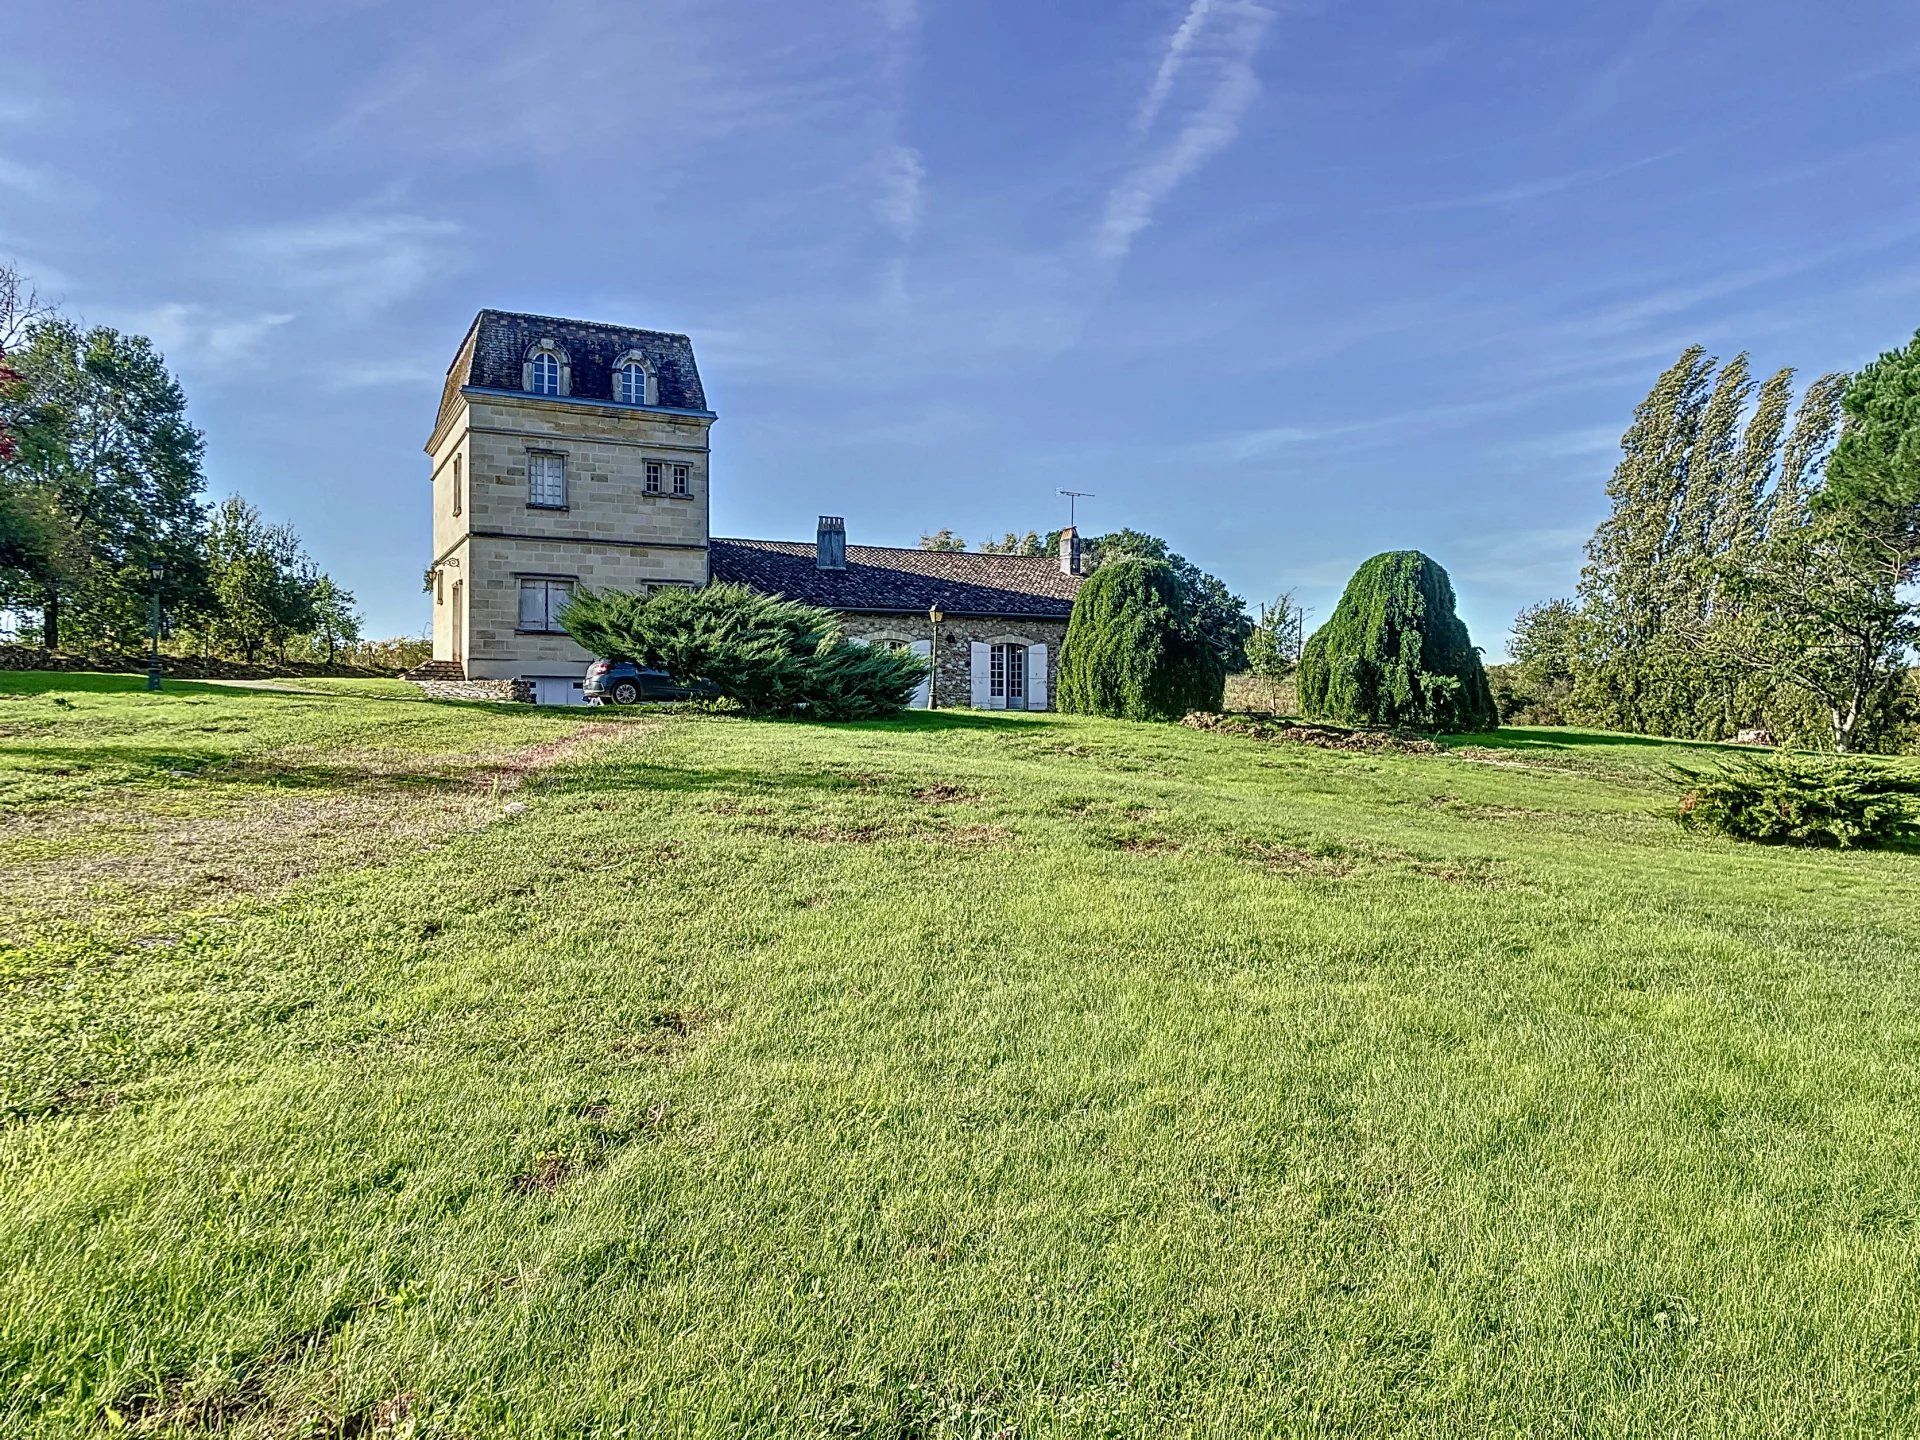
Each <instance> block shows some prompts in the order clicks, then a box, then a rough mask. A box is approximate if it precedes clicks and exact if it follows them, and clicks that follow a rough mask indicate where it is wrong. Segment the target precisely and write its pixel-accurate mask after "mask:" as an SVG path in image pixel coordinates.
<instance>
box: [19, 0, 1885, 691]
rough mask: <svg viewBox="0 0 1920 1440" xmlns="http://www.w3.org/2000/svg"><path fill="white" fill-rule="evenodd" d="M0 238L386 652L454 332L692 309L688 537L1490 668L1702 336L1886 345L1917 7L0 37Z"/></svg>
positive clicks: (311, 21) (395, 15)
mask: <svg viewBox="0 0 1920 1440" xmlns="http://www.w3.org/2000/svg"><path fill="white" fill-rule="evenodd" d="M6 29H7V36H6V44H7V50H8V56H7V62H6V65H5V69H4V75H3V76H0V256H4V257H7V258H10V259H12V260H15V261H17V262H18V263H19V264H21V265H22V266H24V267H25V268H26V270H27V271H28V273H29V274H30V275H32V276H33V277H34V278H36V279H37V280H38V281H39V284H40V286H41V289H42V290H43V291H44V292H47V293H49V294H51V295H52V296H53V297H54V298H56V299H58V300H60V301H61V302H62V303H63V304H64V305H65V306H66V308H68V309H69V310H71V311H73V312H75V313H77V314H78V315H80V316H82V317H83V318H85V319H88V320H91V321H97V322H102V323H110V324H115V325H120V326H122V327H125V328H131V329H137V330H141V331H144V332H145V333H147V334H150V335H152V336H153V337H154V338H155V339H156V340H157V341H158V342H159V343H160V344H161V345H162V347H163V348H164V349H165V351H166V354H167V357H168V359H169V361H170V362H171V363H172V365H173V366H174V368H175V369H176V370H177V371H178V373H179V374H180V376H181V378H182V380H183V382H184V383H185V385H186V387H187V390H188V393H189V396H190V399H191V402H192V408H193V415H194V418H195V420H196V422H197V423H198V424H199V425H200V426H201V427H202V428H203V429H204V430H205V432H206V435H207V441H208V452H207V466H206V468H207V476H208V481H209V486H210V489H211V490H212V491H213V492H214V493H215V494H224V493H227V492H231V491H239V492H242V493H244V494H246V495H247V496H249V497H250V498H252V499H254V500H255V501H256V502H257V503H259V504H260V505H261V506H262V508H263V509H265V510H266V511H267V512H268V513H269V514H270V515H271V516H273V517H275V518H282V519H288V520H291V521H293V522H294V524H295V525H296V526H297V527H298V529H299V530H300V532H301V533H302V535H303V536H305V538H306V539H307V542H308V544H309V547H310V548H311V549H312V551H313V552H314V554H315V555H316V557H317V558H318V559H319V560H320V561H321V563H322V564H323V565H324V566H325V567H326V568H327V569H329V570H330V571H332V572H333V573H334V574H335V575H336V576H338V577H339V578H341V579H342V580H343V581H344V582H345V583H346V584H348V585H349V586H350V587H351V588H352V589H353V590H354V591H355V592H356V593H357V594H358V595H359V597H360V599H361V602H362V605H363V608H364V610H365V611H366V614H367V617H368V621H369V626H370V629H371V630H372V631H374V632H376V633H381V634H390V633H399V632H408V631H418V630H419V629H420V627H421V626H422V625H423V624H424V623H425V621H426V618H427V608H426V604H425V597H424V596H422V595H421V594H420V593H419V583H420V582H419V576H420V572H421V569H422V567H423V566H424V564H425V562H426V560H427V559H428V558H429V557H428V553H427V548H428V525H429V520H428V504H427V485H426V473H427V467H426V461H425V457H424V456H423V455H422V454H421V449H420V447H421V444H422V442H423V441H424V440H425V438H426V434H427V430H428V427H429V425H430V423H431V420H432V415H433V408H434V404H435V399H436V395H437V391H438V387H439V384H440V382H441V378H442V377H443V375H444V373H445V370H446V366H447V363H448V361H449V359H450V358H451V355H452V351H453V348H454V346H455V345H456V344H457V343H458V341H459V339H460V337H461V335H462V334H463V332H464V330H465V327H466V325H467V323H468V321H469V320H470V319H471V318H472V315H473V312H474V311H475V310H476V309H478V308H479V307H481V306H483V305H495V306H502V307H508V308H517V309H527V310H534V311H540V312H545V313H552V314H559V315H568V316H577V317H584V318H590V319H605V320H612V321H619V322H627V323H632V324H637V325H644V326H652V327H656V328H660V329H667V330H681V331H685V332H687V333H688V334H690V335H691V336H692V337H693V339H694V345H695V348H696V352H697V354H698V356H699V359H700V365H701V371H702V374H703V376H704V378H705V380H706V383H707V390H708V395H709V397H710V398H711V400H712V402H713V405H714V408H715V409H717V410H718V411H719V413H720V417H721V418H720V421H719V423H718V424H717V425H716V426H715V429H714V434H713V445H714V467H713V473H714V504H713V513H714V525H715V530H716V533H720V534H735V535H758V536H771V537H790V538H799V537H805V536H808V535H810V534H811V533H812V526H813V520H814V517H815V515H816V514H818V513H820V512H822V511H825V512H829V513H837V514H843V515H845V516H846V517H847V525H848V531H849V536H850V538H851V539H852V540H853V541H854V542H855V543H868V544H912V543H914V542H915V540H916V539H917V537H918V536H919V534H920V533H921V532H922V531H923V530H932V529H938V528H940V527H941V526H951V527H952V528H954V529H956V530H958V531H959V532H960V533H962V534H963V535H966V536H967V537H969V538H970V539H974V540H978V539H980V538H982V537H984V536H987V535H989V534H994V533H998V532H1000V531H1004V530H1007V529H1027V528H1034V529H1041V530H1044V529H1046V528H1048V527H1049V526H1052V525H1058V524H1059V523H1061V521H1062V520H1063V519H1064V506H1065V502H1064V501H1063V500H1061V499H1060V498H1059V496H1058V495H1057V494H1056V493H1055V492H1056V490H1057V489H1058V488H1060V487H1063V486H1064V487H1069V488H1073V489H1079V490H1089V491H1093V492H1095V493H1096V496H1097V498H1095V499H1093V500H1090V501H1083V502H1082V511H1081V519H1082V523H1083V525H1084V526H1086V527H1088V528H1090V529H1091V530H1094V531H1098V530H1105V529H1111V528H1117V527H1119V526H1122V525H1132V526H1134V527H1136V528H1139V529H1143V530H1149V531H1153V532H1155V533H1158V534H1162V535H1164V536H1166V537H1167V538H1168V539H1169V540H1170V541H1171V542H1172V543H1173V545H1174V546H1175V548H1176V549H1178V550H1181V551H1183V552H1184V553H1186V554H1187V555H1188V556H1190V557H1191V558H1193V559H1194V560H1196V561H1198V562H1199V563H1200V564H1202V565H1203V566H1205V567H1207V568H1209V569H1212V570H1214V571H1216V572H1217V573H1219V574H1220V575H1222V576H1223V577H1224V578H1225V579H1226V580H1227V581H1228V582H1229V583H1230V584H1232V585H1233V586H1234V587H1235V588H1236V589H1237V590H1239V591H1241V592H1242V593H1244V594H1245V595H1246V596H1247V598H1248V599H1249V600H1257V599H1260V598H1262V597H1266V596H1270V595H1271V594H1273V593H1274V592H1276V591H1279V590H1281V589H1284V588H1288V587H1295V588H1297V589H1298V590H1299V591H1300V593H1301V594H1302V596H1303V598H1304V599H1305V600H1306V601H1307V603H1308V604H1309V605H1310V606H1311V607H1312V608H1313V609H1314V611H1315V612H1316V614H1317V616H1318V618H1324V617H1325V616H1326V614H1327V613H1328V612H1329V611H1330V610H1331V608H1332V605H1333V601H1334V599H1335V598H1337V595H1338V591H1339V587H1340V585H1341V583H1342V582H1343V581H1344V579H1345V577H1346V576H1347V574H1349V573H1350V572H1351V570H1352V569H1353V567H1354V566H1355V565H1357V564H1358V563H1359V562H1360V561H1361V560H1363V559H1364V558H1365V557H1366V556H1368V555H1370V554H1373V553H1375V552H1377V551H1380V550H1385V549H1394V548H1401V547H1408V546H1412V547H1418V548H1420V549H1423V550H1426V551H1428V552H1429V553H1430V554H1432V555H1433V556H1435V557H1436V558H1437V559H1439V560H1440V561H1441V563H1443V564H1444V565H1446V566H1447V567H1448V569H1449V570H1450V571H1451V572H1452V574H1453V577H1454V582H1455V587H1456V589H1457V590H1458V591H1459V593H1460V598H1461V605H1462V611H1463V613H1464V614H1465V616H1466V618H1467V621H1468V623H1469V625H1470V627H1471V628H1472V630H1473V633H1474V637H1475V639H1476V640H1477V641H1478V642H1479V643H1481V644H1482V645H1484V646H1486V647H1487V648H1488V649H1489V651H1491V652H1493V653H1495V654H1498V653H1499V652H1500V651H1501V648H1502V645H1503V643H1504V638H1505V633H1506V628H1507V625H1508V623H1509V621H1510V620H1511V618H1512V616H1513V614H1514V612H1515V611H1516V610H1517V609H1518V608H1519V607H1520V606H1521V605H1523V604H1525V603H1528V602H1529V601H1532V600H1536V599H1541V598H1545V597H1548V596H1551V595H1554V594H1558V593H1564V592H1566V591H1568V590H1569V589H1570V588H1571V586H1572V584H1573V582H1574V579H1575V577H1576V576H1577V574H1578V568H1579V561H1580V547H1581V544H1582V542H1583V541H1584V539H1585V537H1586V535H1587V534H1588V533H1589V532H1590V530H1591V528H1592V526H1593V524H1594V522H1595V521H1596V520H1597V519H1598V518H1599V517H1600V515H1601V514H1602V512H1603V509H1604V495H1603V493H1602V486H1603V485H1604V483H1605V479H1606V476H1607V473H1608V470H1609V469H1610V465H1611V461H1610V458H1609V452H1610V451H1611V449H1612V448H1613V446H1614V445H1615V443H1616V441H1617V437H1618V435H1619V433H1620V431H1621V430H1622V428H1624V425H1625V423H1626V420H1627V416H1628V412H1629V410H1630V408H1631V406H1632V404H1633V402H1634V401H1635V399H1637V398H1638V396H1639V395H1640V394H1641V393H1643V392H1644V390H1645V389H1646V387H1647V385H1648V383H1649V382H1650V380H1651V378H1652V377H1653V375H1654V374H1655V373H1656V372H1657V371H1658V370H1659V369H1660V368H1661V367H1662V366H1663V365H1664V364H1665V363H1666V362H1667V361H1669V360H1670V359H1671V358H1672V357H1673V356H1674V355H1675V354H1676V353H1677V352H1678V351H1679V350H1680V348H1681V347H1682V346H1683V345H1685V344H1688V343H1690V342H1693V341H1698V342H1700V343H1702V344H1705V345H1707V346H1708V347H1709V348H1710V349H1712V350H1713V351H1715V352H1717V353H1720V354H1723V355H1727V354H1732V353H1733V352H1735V351H1738V350H1741V349H1746V350H1749V351H1751V352H1752V356H1753V360H1754V364H1755V366H1756V368H1761V369H1770V368H1773V367H1776V366H1779V365H1794V366H1796V367H1799V368H1800V370H1801V372H1802V374H1803V375H1812V374H1815V373H1818V372H1820V371H1823V370H1827V369H1836V368H1851V367H1853V366H1856V365H1858V364H1859V363H1860V362H1862V361H1863V360H1866V359H1868V358H1870V357H1871V356H1872V355H1874V354H1876V353H1878V352H1879V351H1881V350H1883V349H1886V348H1889V347H1891V346H1893V345H1894V344H1896V343H1899V342H1901V341H1903V340H1904V339H1905V338H1906V337H1907V336H1909V335H1911V334H1912V333H1913V331H1914V330H1915V328H1916V327H1917V326H1920V184H1917V183H1916V181H1920V103H1916V102H1920V9H1916V7H1915V6H1914V5H1913V4H1912V0H1846V3H1840V4H1827V5H1808V4H1805V3H1797V0H1796V3H1788V0H1745V3H1726V4H1719V3H1713V4H1709V3H1687V0H1609V3H1606V4H1541V3H1526V0H1510V3H1480V4H1471V3H1452V4H1445V5H1435V4H1431V3H1400V0H1376V3H1350V4H1334V3H1318V4H1307V3H1300V4H1294V3H1279V0H1265V3H1255V0H1098V3H1086V0H1078V3H1076V0H1060V3H1048V4H1044V5H1036V4H1032V3H1012V0H1004V3H983V0H966V3H963V0H847V3H837V4H831V5H828V4H820V3H808V0H786V3H780V4H771V3H768V4H762V3H744V0H743V3H731V0H649V3H633V0H626V3H618V0H605V3H591V0H548V3H541V4H491V3H485V0H466V3H460V4H437V3H422V0H414V3H408V4H405V5H399V4H392V5H381V4H377V3H370V0H369V3H350V0H334V3H329V0H316V3H310V4H306V5H302V6H283V5H259V4H238V3H233V4H211V3H192V0H177V3H170V4H167V5H151V4H134V3H119V4H114V3H95V4H89V5H87V6H84V7H81V6H71V5H67V6H51V5H40V6H30V7H16V13H12V14H10V15H9V17H8V20H7V24H6Z"/></svg>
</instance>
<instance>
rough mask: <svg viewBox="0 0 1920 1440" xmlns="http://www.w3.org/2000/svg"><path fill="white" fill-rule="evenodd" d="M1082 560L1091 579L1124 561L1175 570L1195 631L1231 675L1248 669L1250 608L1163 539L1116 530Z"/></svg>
mask: <svg viewBox="0 0 1920 1440" xmlns="http://www.w3.org/2000/svg"><path fill="white" fill-rule="evenodd" d="M1059 550H1060V532H1059V531H1058V530H1055V531H1053V532H1051V533H1050V534H1049V535H1048V536H1047V538H1046V541H1045V543H1044V544H1043V546H1042V548H1041V553H1042V554H1047V555H1053V554H1058V553H1059ZM1080 557H1081V561H1082V563H1083V564H1084V565H1085V567H1086V568H1087V570H1088V571H1089V573H1092V572H1095V571H1098V570H1099V569H1100V567H1101V566H1103V565H1111V564H1117V563H1118V562H1120V561H1123V560H1161V561H1164V562H1166V563H1167V564H1168V565H1171V566H1172V567H1173V572H1174V575H1175V576H1176V577H1177V578H1178V579H1179V581H1180V584H1181V587H1182V588H1183V589H1184V590H1185V591H1186V604H1187V610H1188V611H1189V613H1190V614H1191V615H1192V617H1193V625H1194V628H1195V629H1196V630H1197V631H1198V632H1199V633H1200V634H1201V635H1202V636H1204V637H1205V639H1206V641H1207V643H1208V644H1209V645H1211V646H1212V647H1213V648H1214V649H1215V650H1216V651H1217V652H1218V653H1219V655H1220V663H1221V665H1222V666H1223V667H1224V668H1225V669H1227V670H1230V671H1238V670H1244V669H1246V668H1247V650H1246V645H1247V636H1248V635H1249V634H1250V633H1252V630H1253V622H1252V621H1251V620H1249V619H1248V618H1247V603H1246V601H1244V600H1242V599H1241V598H1240V597H1239V596H1238V595H1235V594H1234V593H1233V592H1232V591H1230V590H1228V589H1227V587H1226V583H1225V582H1224V581H1222V580H1220V579H1219V578H1217V577H1216V576H1213V575H1209V574H1208V573H1207V572H1206V571H1205V570H1202V569H1201V568H1200V567H1199V566H1198V565H1195V564H1194V563H1193V562H1192V561H1191V560H1189V559H1187V557H1186V556H1184V555H1179V554H1176V553H1175V552H1174V550H1173V548H1172V547H1171V546H1170V545H1168V544H1167V542H1166V541H1164V540H1162V539H1161V538H1160V537H1159V536H1158V535H1148V534H1146V533H1144V532H1143V531H1139V530H1115V531H1114V532H1112V533H1111V534H1108V535H1096V536H1093V537H1091V538H1083V539H1082V541H1081V544H1080Z"/></svg>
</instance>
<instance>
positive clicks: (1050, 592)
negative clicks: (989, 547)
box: [707, 540, 1080, 620]
mask: <svg viewBox="0 0 1920 1440" xmlns="http://www.w3.org/2000/svg"><path fill="white" fill-rule="evenodd" d="M707 553H708V555H709V556H710V557H711V560H712V566H713V578H714V579H715V580H721V581H734V582H736V583H739V584H743V585H751V586H752V587H753V588H754V589H756V590H766V591H770V592H772V593H774V594H778V595H784V596H786V597H787V598H788V599H789V600H800V601H804V602H805V603H807V604H809V605H821V606H825V607H826V608H827V609H829V610H865V611H884V612H891V613H897V614H906V613H912V614H924V613H926V610H927V608H928V607H929V606H931V605H935V604H938V605H939V607H940V608H941V609H942V610H944V611H946V612H947V613H948V614H949V615H1024V616H1029V617H1046V618H1049V619H1059V620H1064V619H1066V618H1067V615H1068V613H1069V612H1070V611H1071V610H1072V609H1073V597H1074V595H1075V593H1076V592H1077V591H1078V590H1079V589H1080V577H1078V576H1076V575H1067V574H1064V573H1062V571H1061V569H1060V565H1059V562H1058V561H1056V560H1054V559H1053V558H1052V557H1051V556H1046V555H975V554H971V553H966V552H957V551H950V550H908V549H904V548H896V547H894V546H889V545H849V546H848V547H847V568H846V569H844V570H822V569H820V567H819V565H818V563H817V560H818V551H817V549H816V547H815V546H814V545H813V544H811V543H809V542H807V541H804V540H713V541H710V542H709V544H708V552H707Z"/></svg>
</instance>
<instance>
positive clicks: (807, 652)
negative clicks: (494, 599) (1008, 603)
mask: <svg viewBox="0 0 1920 1440" xmlns="http://www.w3.org/2000/svg"><path fill="white" fill-rule="evenodd" d="M560 623H561V624H562V625H563V626H565V627H566V631H567V633H568V634H569V635H571V636H572V637H573V639H574V641H575V642H576V643H577V644H578V645H579V646H580V647H581V648H582V649H584V650H588V651H591V652H592V653H593V654H595V655H603V656H606V657H608V658H610V659H620V660H635V661H638V662H639V663H640V664H642V665H651V666H657V667H658V668H660V669H662V670H665V671H666V672H667V673H668V674H669V675H672V676H673V677H674V678H675V679H676V680H681V681H688V680H706V681H710V682H711V683H713V684H714V685H716V686H718V687H719V688H720V692H721V694H722V695H724V696H725V697H726V698H727V699H729V700H732V701H735V702H737V703H738V704H739V705H740V707H741V708H742V709H744V710H746V711H747V712H748V713H749V714H754V715H794V714H804V715H807V716H808V717H810V718H812V719H816V720H869V719H874V718H877V717H880V716H886V715H893V714H897V713H898V712H899V711H901V710H903V709H905V708H906V704H907V701H908V700H909V699H911V698H912V696H913V692H914V688H915V687H916V686H918V685H919V683H920V682H921V681H922V680H923V679H925V678H926V674H927V662H926V661H925V660H923V659H921V658H920V657H919V656H918V655H910V654H908V653H907V652H905V651H901V650H888V649H885V648H884V647H882V646H878V645H862V644H859V643H857V642H855V641H852V640H849V639H847V638H846V637H845V636H844V635H842V634H841V633H840V623H839V621H838V620H837V619H835V617H834V616H833V614H832V613H831V612H829V611H826V610H822V609H819V608H818V607H816V606H813V605H801V604H799V603H797V602H795V601H792V600H782V599H781V598H780V597H779V596H777V595H766V594H762V593H761V592H760V591H757V590H751V589H748V588H747V587H746V586H744V585H709V586H707V587H706V588H705V589H702V590H682V589H677V588H676V589H670V590H661V591H659V592H657V593H655V594H654V595H652V596H641V595H635V594H631V593H627V592H624V591H581V592H579V593H577V594H576V595H575V596H574V598H573V600H572V602H571V603H570V604H569V605H568V606H567V608H566V609H565V610H564V611H563V612H562V613H561V615H560Z"/></svg>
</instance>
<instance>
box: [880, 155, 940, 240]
mask: <svg viewBox="0 0 1920 1440" xmlns="http://www.w3.org/2000/svg"><path fill="white" fill-rule="evenodd" d="M878 170H879V193H878V195H877V196H876V197H875V199H874V212H875V213H876V214H877V215H878V216H879V217H880V221H881V223H882V224H884V225H885V226H886V227H887V229H888V230H889V231H890V232H891V233H892V235H893V237H894V238H895V239H896V240H898V241H900V242H901V243H902V244H905V243H907V242H908V241H911V240H912V239H913V237H914V234H915V232H917V231H918V230H919V228H920V212H921V207H922V203H923V188H924V185H925V182H926V178H927V167H926V163H925V162H924V161H922V160H921V158H920V152H919V151H918V150H916V149H914V148H913V147H912V146H911V145H890V146H888V147H887V148H886V149H884V150H882V151H881V152H880V157H879V162H878Z"/></svg>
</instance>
